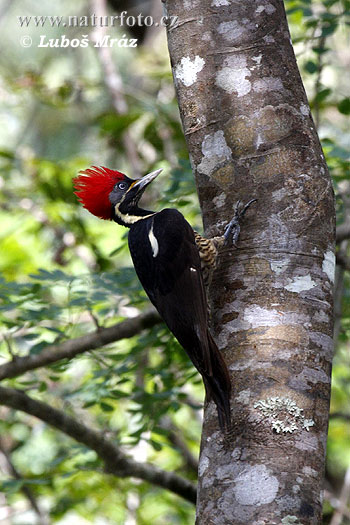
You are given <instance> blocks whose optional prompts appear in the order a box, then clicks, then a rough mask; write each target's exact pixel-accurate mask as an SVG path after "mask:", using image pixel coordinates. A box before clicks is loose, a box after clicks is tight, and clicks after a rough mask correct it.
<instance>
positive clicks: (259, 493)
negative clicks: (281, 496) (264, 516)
mask: <svg viewBox="0 0 350 525" xmlns="http://www.w3.org/2000/svg"><path fill="white" fill-rule="evenodd" d="M235 483H236V485H235V487H234V489H233V491H234V493H235V496H236V500H237V502H238V504H240V505H256V506H260V505H266V504H268V503H271V502H272V501H273V500H274V499H275V497H276V495H277V492H278V489H279V483H278V479H277V478H276V477H275V476H272V475H271V474H270V471H269V470H268V469H267V468H266V467H265V465H253V466H250V465H249V466H248V467H247V468H246V469H245V470H244V471H243V472H242V473H241V474H239V475H238V476H237V477H236V479H235Z"/></svg>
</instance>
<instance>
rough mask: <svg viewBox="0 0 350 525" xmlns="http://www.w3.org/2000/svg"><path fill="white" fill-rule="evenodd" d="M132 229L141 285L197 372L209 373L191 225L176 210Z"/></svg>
mask: <svg viewBox="0 0 350 525" xmlns="http://www.w3.org/2000/svg"><path fill="white" fill-rule="evenodd" d="M146 221H147V222H146ZM141 223H143V224H141ZM135 226H136V227H135V228H132V229H131V231H130V234H129V246H130V252H131V256H132V258H133V262H134V266H135V270H136V273H137V274H138V277H139V279H140V281H141V284H142V286H143V287H144V289H145V291H146V293H147V294H148V296H149V298H150V299H151V301H152V302H153V304H154V305H155V307H156V308H157V310H158V311H159V313H160V314H161V316H162V317H163V319H164V321H165V322H166V324H167V325H168V327H169V329H170V330H171V332H172V333H173V334H174V335H175V337H176V338H177V339H178V341H179V343H180V344H181V345H182V346H183V347H184V349H185V350H186V352H187V353H188V354H189V357H190V358H191V360H192V361H193V363H194V365H195V366H196V368H197V369H198V370H199V371H200V372H201V373H203V372H204V373H206V374H208V375H211V374H212V366H211V359H210V349H209V342H208V312H207V299H206V293H205V288H204V284H203V278H202V274H201V262H200V257H199V253H198V249H197V247H196V244H195V239H194V232H193V230H192V228H191V226H190V225H189V224H188V222H187V221H186V220H185V219H184V217H183V216H182V215H181V213H179V212H178V211H177V210H163V211H162V212H159V213H157V214H155V215H154V216H153V217H150V218H148V219H145V220H142V221H140V224H138V225H135ZM141 239H142V240H143V242H141ZM145 239H147V242H146V244H145V241H144V240H145Z"/></svg>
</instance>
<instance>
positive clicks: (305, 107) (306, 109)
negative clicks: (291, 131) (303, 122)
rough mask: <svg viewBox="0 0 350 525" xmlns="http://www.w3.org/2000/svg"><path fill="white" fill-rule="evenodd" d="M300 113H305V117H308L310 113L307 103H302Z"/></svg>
mask: <svg viewBox="0 0 350 525" xmlns="http://www.w3.org/2000/svg"><path fill="white" fill-rule="evenodd" d="M300 113H301V114H302V115H304V117H307V116H308V115H309V114H310V109H309V106H307V105H306V104H301V106H300Z"/></svg>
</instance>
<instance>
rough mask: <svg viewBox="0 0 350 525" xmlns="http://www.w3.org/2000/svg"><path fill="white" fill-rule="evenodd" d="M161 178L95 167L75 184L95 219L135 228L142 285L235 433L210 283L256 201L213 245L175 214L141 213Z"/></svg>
mask: <svg viewBox="0 0 350 525" xmlns="http://www.w3.org/2000/svg"><path fill="white" fill-rule="evenodd" d="M161 171H162V170H157V171H153V172H152V173H149V174H148V175H145V176H144V177H142V178H141V179H137V180H133V179H130V178H129V177H127V176H126V175H124V174H123V173H120V172H119V171H116V170H111V169H109V168H105V167H96V166H92V167H91V168H89V169H86V170H84V171H81V172H80V174H79V175H78V176H77V177H76V178H75V179H74V188H75V192H74V193H75V194H76V196H77V197H78V200H79V201H80V203H81V204H82V205H83V206H84V208H86V209H87V210H88V211H90V212H91V213H92V214H93V215H95V216H97V217H100V218H101V219H105V220H114V221H115V222H116V223H118V224H120V225H122V226H126V227H127V228H129V235H128V243H129V249H130V254H131V258H132V260H133V263H134V267H135V270H136V273H137V275H138V278H139V280H140V282H141V284H142V286H143V288H144V289H145V291H146V293H147V295H148V297H149V299H150V300H151V302H152V303H153V305H154V306H155V307H156V309H157V310H158V312H159V313H160V315H161V317H162V318H163V320H164V321H165V323H166V325H167V326H168V328H169V330H170V331H171V332H172V333H173V335H174V336H175V337H176V339H177V340H178V341H179V343H180V345H181V346H182V347H183V348H184V350H185V351H186V353H187V354H188V356H189V358H190V359H191V361H192V363H193V364H194V366H195V367H196V369H197V370H198V372H199V373H200V374H201V375H202V378H203V382H204V385H205V390H206V395H207V398H208V400H210V399H212V400H213V401H214V402H215V404H216V406H217V411H218V419H219V425H220V428H221V430H222V431H223V432H227V431H229V429H230V427H231V419H230V393H231V382H230V376H229V373H228V370H227V366H226V364H225V361H224V359H223V357H222V355H221V353H220V351H219V350H218V348H217V346H216V344H215V342H214V340H213V338H212V336H211V334H210V331H209V328H208V305H207V297H206V291H205V283H206V284H208V283H209V282H210V280H211V276H212V273H213V269H214V268H215V264H216V258H217V254H218V250H219V249H220V247H221V246H223V245H224V244H225V243H227V242H228V240H229V238H230V236H231V235H232V241H233V243H235V242H236V241H237V239H238V235H239V223H240V219H241V218H242V217H243V215H244V213H245V211H246V210H247V209H248V207H249V206H250V204H251V203H252V202H254V200H255V199H253V200H252V201H249V202H248V203H247V204H246V205H245V206H244V207H243V208H242V206H241V204H240V202H239V203H237V205H236V210H235V216H234V218H233V219H232V221H231V222H230V223H229V224H228V225H227V226H226V229H225V233H224V235H222V236H221V237H214V238H213V239H206V238H204V237H202V236H201V235H200V234H199V233H197V232H195V231H194V230H193V229H192V227H191V226H190V224H189V223H188V222H187V221H186V220H185V218H184V217H183V215H182V214H181V213H180V212H179V211H178V210H176V209H169V208H166V209H164V210H162V211H159V212H153V211H148V210H144V209H142V208H140V207H139V205H138V203H139V200H140V198H141V196H142V194H143V192H144V191H145V189H146V187H147V186H148V185H149V184H150V183H151V182H152V181H153V180H154V179H155V178H156V177H157V176H158V175H159V173H160V172H161Z"/></svg>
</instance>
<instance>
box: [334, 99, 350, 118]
mask: <svg viewBox="0 0 350 525" xmlns="http://www.w3.org/2000/svg"><path fill="white" fill-rule="evenodd" d="M337 108H338V111H340V113H343V115H350V97H346V98H343V100H341V101H340V102H339V103H338V105H337Z"/></svg>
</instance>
